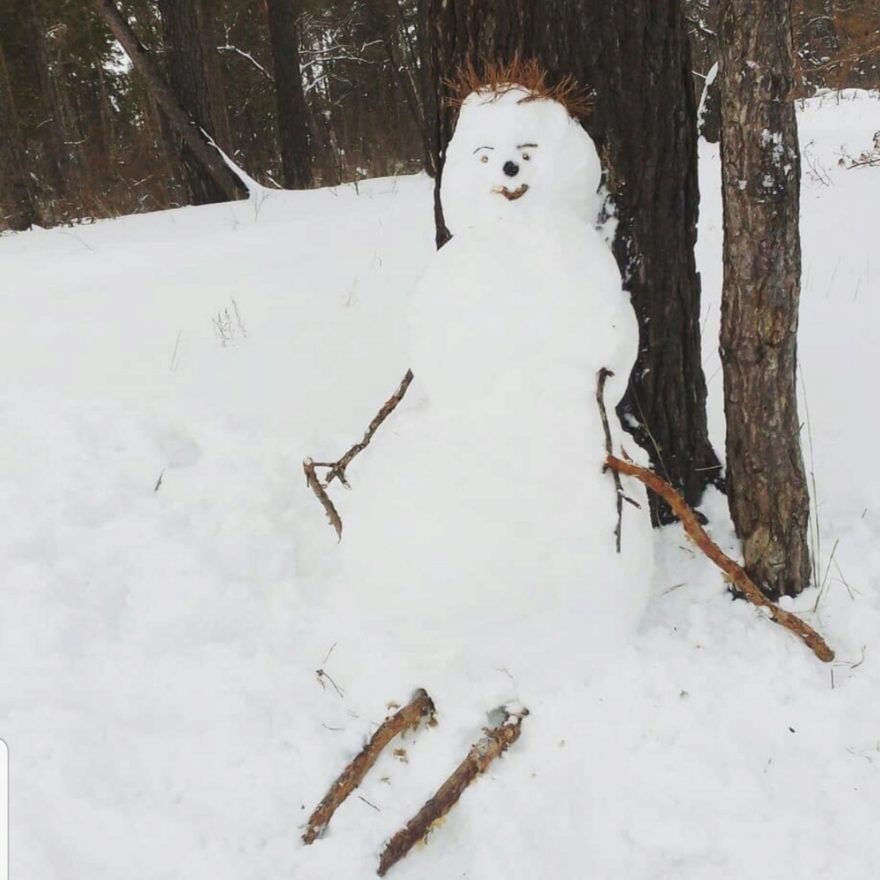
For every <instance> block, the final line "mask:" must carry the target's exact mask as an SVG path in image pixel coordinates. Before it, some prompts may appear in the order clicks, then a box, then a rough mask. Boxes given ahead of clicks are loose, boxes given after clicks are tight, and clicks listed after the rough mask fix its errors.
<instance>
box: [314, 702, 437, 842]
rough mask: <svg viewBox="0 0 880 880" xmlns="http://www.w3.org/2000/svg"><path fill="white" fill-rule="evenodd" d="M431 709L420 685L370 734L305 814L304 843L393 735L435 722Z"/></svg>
mask: <svg viewBox="0 0 880 880" xmlns="http://www.w3.org/2000/svg"><path fill="white" fill-rule="evenodd" d="M434 712H435V709H434V701H433V700H432V699H431V698H430V697H429V696H428V694H427V692H426V691H424V690H422V689H421V688H420V689H419V690H417V691H416V692H415V693H414V694H413V696H412V699H411V700H410V701H409V703H407V704H406V705H405V706H404V707H403V708H402V709H400V710H398V711H397V712H395V713H394V715H392V716H391V717H390V718H387V719H386V720H385V721H384V722H383V723H382V724H381V725H380V726H379V729H378V730H377V731H376V732H375V733H374V734H373V735H372V736H371V737H370V741H369V742H368V743H367V744H366V745H365V746H364V747H363V749H361V751H360V752H359V753H358V754H357V755H356V756H355V758H354V759H353V760H352V761H351V762H350V763H349V765H348V766H347V767H346V768H345V769H344V770H343V771H342V773H340V774H339V776H338V777H337V778H336V781H335V782H334V783H333V785H331V786H330V790H329V791H328V792H327V794H326V795H324V799H323V800H322V801H321V803H319V804H318V806H317V807H315V810H314V812H313V813H312V815H311V816H309V824H308V826H307V827H306V830H305V832H304V833H303V836H302V839H303V841H304V842H305V843H307V844H308V843H313V842H314V841H315V840H316V839H317V838H318V837H320V836H321V835H322V834H323V833H324V829H325V828H326V827H327V825H328V824H329V823H330V820H331V819H332V818H333V814H334V813H335V812H336V810H337V809H338V808H339V807H340V806H341V804H342V802H343V801H344V800H345V799H346V798H347V797H348V796H349V795H350V794H351V793H352V792H353V791H354V790H355V789H356V788H357V787H358V786H359V785H360V784H361V782H363V779H364V777H365V776H366V775H367V773H368V772H369V770H370V768H371V767H372V766H373V764H375V763H376V760H377V759H378V757H379V755H380V754H381V752H382V749H384V748H385V746H387V745H388V743H389V742H391V740H392V739H394V737H396V736H398V735H399V734H401V733H404V732H405V731H407V730H415V729H416V728H417V727H418V726H419V725H420V724H421V723H422V721H423V720H426V719H427V723H428V724H429V725H433V724H436V721H435V720H434Z"/></svg>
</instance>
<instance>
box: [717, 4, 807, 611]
mask: <svg viewBox="0 0 880 880" xmlns="http://www.w3.org/2000/svg"><path fill="white" fill-rule="evenodd" d="M719 63H720V81H721V119H722V132H721V157H722V186H723V197H724V292H723V299H722V306H721V362H722V366H723V370H724V408H725V413H726V417H727V483H728V501H729V504H730V512H731V516H732V517H733V522H734V525H735V526H736V530H737V533H738V534H739V536H740V538H741V539H742V542H743V553H744V557H745V567H746V570H747V571H748V573H749V574H750V576H751V577H752V578H753V579H754V580H756V581H757V582H758V584H759V585H760V586H761V587H762V589H764V590H765V591H766V592H767V594H768V595H770V596H774V597H775V596H779V595H781V594H786V595H796V594H797V593H799V592H800V591H801V590H802V589H803V588H804V587H805V586H807V583H808V582H809V579H810V559H809V550H808V544H807V526H808V520H809V495H808V492H807V482H806V477H805V474H804V465H803V457H802V455H801V447H800V426H799V422H798V413H797V393H796V384H795V383H796V373H797V326H798V302H799V299H800V274H801V250H800V235H799V230H798V222H799V201H800V155H799V150H798V136H797V121H796V118H795V110H794V104H793V102H792V97H791V93H792V86H793V82H792V44H791V22H790V18H789V4H788V2H786V0H723V2H722V4H721V40H720V62H719Z"/></svg>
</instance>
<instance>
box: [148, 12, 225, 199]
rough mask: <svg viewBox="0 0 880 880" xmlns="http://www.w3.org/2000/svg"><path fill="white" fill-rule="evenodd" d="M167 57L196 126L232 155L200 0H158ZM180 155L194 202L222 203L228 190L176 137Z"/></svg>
mask: <svg viewBox="0 0 880 880" xmlns="http://www.w3.org/2000/svg"><path fill="white" fill-rule="evenodd" d="M159 8H160V9H161V11H162V28H163V33H164V40H165V49H166V52H167V56H168V75H169V81H170V85H171V89H172V91H173V92H174V94H175V96H176V97H177V100H178V102H179V103H180V105H181V106H182V107H183V109H184V110H185V111H186V112H187V113H188V114H189V116H190V117H191V118H192V120H193V121H194V122H195V124H196V125H198V126H200V127H201V128H202V129H204V131H205V132H207V134H208V135H209V136H210V137H211V138H212V139H213V140H214V142H215V143H216V144H217V145H218V146H219V147H220V148H221V149H222V150H223V151H224V152H225V153H226V154H227V155H230V154H231V152H232V150H231V137H230V133H229V117H228V114H227V112H226V104H225V100H224V97H223V81H222V79H221V75H220V63H219V57H218V53H217V49H216V40H214V39H213V34H212V30H213V27H212V25H213V22H212V19H211V18H210V17H209V14H208V11H207V8H206V6H205V4H204V0H159ZM179 147H180V158H181V162H182V163H183V167H184V176H185V180H186V185H187V189H188V190H189V194H190V198H191V200H192V203H193V204H194V205H206V204H211V203H212V202H225V201H227V200H228V199H229V194H228V191H227V190H226V189H225V188H223V187H221V186H218V184H217V182H216V181H215V180H214V178H213V176H212V175H211V174H209V173H207V171H206V169H205V167H204V164H203V163H202V162H201V161H199V159H198V157H197V156H195V155H194V154H193V151H192V149H191V147H190V145H189V144H188V143H187V142H186V141H185V140H184V139H182V138H181V139H180V141H179Z"/></svg>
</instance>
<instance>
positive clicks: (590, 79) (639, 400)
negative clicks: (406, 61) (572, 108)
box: [423, 0, 720, 522]
mask: <svg viewBox="0 0 880 880" xmlns="http://www.w3.org/2000/svg"><path fill="white" fill-rule="evenodd" d="M423 3H424V6H423V17H424V20H423V27H424V31H425V34H426V38H427V45H428V46H429V52H430V55H429V58H428V60H427V62H428V77H429V82H430V88H429V89H428V94H427V95H426V116H427V120H428V125H429V135H430V137H431V144H432V149H433V151H434V154H435V156H436V159H437V162H438V167H439V166H440V164H441V163H442V158H443V155H444V151H445V149H446V145H447V143H448V142H449V138H450V136H451V134H452V129H453V116H452V112H451V111H450V110H448V109H447V108H446V107H445V106H444V103H443V101H444V98H445V97H446V91H445V87H444V85H443V81H444V79H446V78H448V77H449V76H450V75H451V74H452V73H453V72H454V71H455V69H456V68H458V67H459V66H461V65H462V64H464V63H467V62H471V63H473V64H474V65H475V66H476V67H477V68H478V69H479V67H480V65H481V64H482V62H483V61H484V60H490V61H491V60H500V61H509V60H510V59H512V58H513V57H514V56H515V55H519V57H520V58H523V59H527V58H533V57H534V58H537V59H538V60H539V61H540V62H541V63H542V64H543V65H544V66H545V67H546V68H547V69H548V70H549V71H550V73H551V75H555V76H561V75H563V74H566V73H571V74H574V76H575V77H577V79H578V81H579V82H580V83H581V84H582V85H583V86H585V87H588V88H591V89H592V90H593V91H594V93H595V107H594V111H593V113H592V115H591V117H590V118H589V119H588V120H587V121H586V125H585V127H586V128H587V130H588V132H589V133H590V135H591V136H592V138H593V140H594V141H595V142H596V145H597V147H598V148H599V153H600V156H601V157H602V161H603V165H604V167H605V169H606V174H607V180H606V182H607V185H608V188H609V191H610V193H611V195H612V197H613V199H614V203H615V205H616V211H617V216H618V219H619V225H618V232H617V237H616V240H615V244H614V252H615V256H616V258H617V262H618V265H619V266H620V269H621V274H622V276H623V278H624V283H625V286H626V288H627V290H629V291H630V292H631V294H632V300H633V305H634V307H635V310H636V314H637V316H638V320H639V327H640V335H641V344H640V351H639V356H638V360H637V361H636V365H635V367H634V369H633V372H632V375H631V377H630V385H629V389H628V392H627V395H626V397H625V398H624V401H623V402H622V404H621V407H620V408H619V411H620V413H621V416H622V418H623V419H624V424H625V425H627V426H628V429H629V430H631V431H632V433H633V434H634V436H635V438H636V440H637V442H638V443H639V444H640V445H642V446H643V447H644V448H645V449H646V450H647V451H648V453H649V454H650V456H651V459H652V462H653V465H654V467H655V468H656V469H657V471H658V472H659V473H660V474H661V475H662V476H663V477H664V478H666V479H667V480H668V481H669V482H671V483H672V484H673V485H674V486H675V487H676V488H677V489H679V491H681V493H682V494H683V495H684V497H685V498H686V499H687V501H688V502H689V503H690V504H692V505H695V504H698V503H699V501H700V498H701V496H702V491H703V489H704V488H705V486H706V485H707V484H708V483H710V482H714V481H716V480H717V479H718V477H719V471H720V465H719V462H718V459H717V458H716V456H715V453H714V452H713V450H712V447H711V445H710V443H709V439H708V432H707V427H706V407H705V403H706V383H705V379H704V377H703V370H702V365H701V351H700V278H699V275H698V274H697V272H696V266H695V263H694V243H695V241H696V221H697V214H698V210H699V191H698V184H697V133H696V107H695V99H694V95H693V87H692V85H691V71H690V54H689V47H688V41H687V33H686V30H685V26H684V19H683V17H682V13H681V9H680V5H679V0H557V2H554V3H552V4H551V3H547V4H535V3H533V2H530V0H423ZM439 177H440V176H439V175H438V178H437V187H436V192H435V216H436V220H437V241H438V246H439V245H442V243H443V242H444V241H445V239H446V238H447V237H448V232H447V231H446V227H445V225H444V223H443V214H442V205H441V204H440V200H439V191H440V190H439V186H440V184H439ZM652 512H653V514H654V516H655V521H657V520H660V521H663V522H667V521H669V520H670V519H671V518H672V517H671V513H670V511H669V509H668V507H667V506H666V505H665V503H663V502H660V501H659V500H658V499H657V498H656V496H654V497H652Z"/></svg>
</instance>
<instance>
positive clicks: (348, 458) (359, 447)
mask: <svg viewBox="0 0 880 880" xmlns="http://www.w3.org/2000/svg"><path fill="white" fill-rule="evenodd" d="M412 380H413V374H412V370H407V371H406V375H405V376H404V377H403V379H401V382H400V387H399V388H398V389H397V391H395V392H394V394H392V395H391V397H389V398H388V400H386V401H385V403H383V404H382V408H381V409H380V410H379V412H377V413H376V415H375V417H374V418H373V421H372V422H370V425H369V427H368V428H367V432H366V433H365V434H364V437H363V439H362V440H361V441H360V442H359V443H355V445H354V446H352V447H351V449H349V450H348V452H346V453H345V455H343V456H342V458H340V459H339V461H336V462H333V464H321V463H318V464H317V467H329V468H330V471H329V473H328V474H327V483H326V485H328V486H329V485H330V483H332V482H333V480H334V478H336V477H338V478H339V481H340V482H341V483H342V485H343V486H348V482H347V481H346V479H345V469H346V468H347V467H348V466H349V465H350V464H351V462H352V460H353V459H354V457H355V456H356V455H357V454H358V453H360V452H363V451H364V450H365V449H366V448H367V447H368V446H369V445H370V441H371V440H372V439H373V435H374V434H375V433H376V431H378V430H379V426H380V425H381V424H382V422H384V421H385V419H387V418H388V416H390V415H391V413H393V412H394V410H395V409H397V405H398V404H399V403H400V401H401V400H403V397H404V395H405V394H406V391H407V389H408V388H409V386H410V383H411V382H412Z"/></svg>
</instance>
